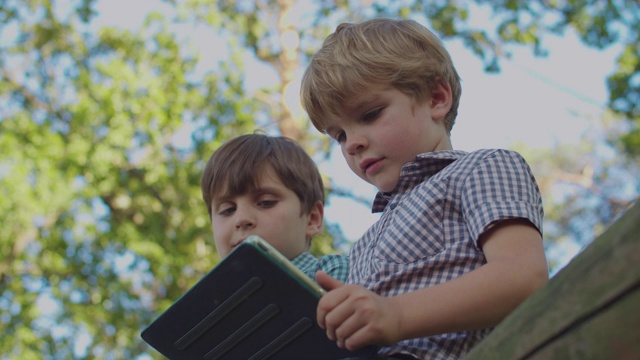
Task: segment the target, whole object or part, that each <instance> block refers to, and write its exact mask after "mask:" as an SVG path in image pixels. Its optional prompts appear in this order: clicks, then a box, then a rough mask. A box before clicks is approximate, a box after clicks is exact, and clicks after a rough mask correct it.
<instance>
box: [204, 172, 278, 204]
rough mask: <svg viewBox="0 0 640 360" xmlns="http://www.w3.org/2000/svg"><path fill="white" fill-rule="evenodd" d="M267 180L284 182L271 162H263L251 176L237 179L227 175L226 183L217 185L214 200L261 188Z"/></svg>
mask: <svg viewBox="0 0 640 360" xmlns="http://www.w3.org/2000/svg"><path fill="white" fill-rule="evenodd" d="M265 182H276V183H279V184H282V180H281V179H280V177H279V176H278V175H277V174H276V172H275V170H274V168H273V166H272V165H271V164H267V163H265V164H263V165H262V166H260V167H258V168H255V169H254V172H253V176H252V177H251V178H243V179H237V178H233V177H227V178H226V179H225V181H224V183H222V184H219V185H218V186H217V191H216V192H215V194H214V196H213V199H214V201H220V200H224V199H227V198H230V197H234V196H239V195H244V194H247V193H250V192H254V191H257V190H259V189H260V188H261V187H262V185H263V184H264V183H265Z"/></svg>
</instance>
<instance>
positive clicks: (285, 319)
mask: <svg viewBox="0 0 640 360" xmlns="http://www.w3.org/2000/svg"><path fill="white" fill-rule="evenodd" d="M323 293H324V290H323V289H322V288H321V287H320V286H319V285H318V284H316V283H315V282H314V281H313V280H311V279H310V278H309V277H308V276H306V275H305V274H304V273H303V272H302V271H300V270H299V269H297V268H296V267H295V266H293V265H292V264H291V262H290V261H289V260H288V259H286V258H285V257H284V256H283V255H282V254H280V253H279V252H278V251H277V250H276V249H275V248H273V247H272V246H271V245H270V244H269V243H267V242H266V241H264V240H262V239H260V238H259V237H257V236H252V237H249V238H247V240H245V241H244V242H243V243H242V244H240V245H239V246H237V247H236V248H235V249H234V250H233V251H232V252H231V253H229V255H227V256H226V257H225V258H224V259H223V260H222V261H221V262H220V263H219V264H218V265H216V266H215V267H214V268H213V269H212V270H211V271H210V272H209V273H208V274H206V275H205V276H204V277H203V278H202V279H200V281H198V283H196V285H194V286H193V287H192V288H191V289H189V290H188V291H187V292H186V293H185V294H184V295H182V296H181V297H180V298H179V299H178V300H177V301H176V302H175V303H173V304H172V305H171V306H170V307H169V308H168V309H167V310H166V311H165V312H163V313H162V314H161V315H160V316H159V317H158V318H156V319H155V320H154V321H153V322H152V323H151V324H150V325H149V326H147V327H146V328H145V329H144V330H143V331H142V334H141V336H142V339H143V340H144V341H146V342H147V343H148V344H149V345H151V346H152V347H153V348H155V349H156V350H157V351H159V352H160V353H161V354H163V355H164V356H165V357H167V358H168V359H171V360H173V359H207V360H217V359H224V360H230V359H233V360H237V359H251V360H258V359H323V360H331V359H344V360H346V359H350V360H351V359H367V358H369V357H371V356H373V355H374V354H375V352H376V349H375V348H374V347H367V348H363V349H360V350H358V351H355V352H351V351H348V350H346V349H340V348H339V347H337V345H336V344H335V342H333V341H331V340H329V339H328V338H327V337H326V334H325V331H324V330H322V329H321V328H320V327H319V326H318V325H317V322H316V317H315V314H316V307H317V304H318V301H319V299H320V297H321V296H322V294H323Z"/></svg>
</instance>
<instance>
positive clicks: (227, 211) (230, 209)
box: [218, 205, 236, 216]
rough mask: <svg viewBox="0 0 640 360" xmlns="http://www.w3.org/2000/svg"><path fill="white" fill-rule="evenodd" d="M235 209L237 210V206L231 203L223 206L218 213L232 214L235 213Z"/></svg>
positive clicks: (222, 214) (223, 214)
mask: <svg viewBox="0 0 640 360" xmlns="http://www.w3.org/2000/svg"><path fill="white" fill-rule="evenodd" d="M234 211H236V207H235V206H231V205H226V206H221V207H220V208H219V210H218V215H221V216H230V215H232V214H233V212H234Z"/></svg>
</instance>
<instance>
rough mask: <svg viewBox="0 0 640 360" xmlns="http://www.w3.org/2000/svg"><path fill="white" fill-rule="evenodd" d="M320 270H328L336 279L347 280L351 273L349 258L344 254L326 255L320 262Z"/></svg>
mask: <svg viewBox="0 0 640 360" xmlns="http://www.w3.org/2000/svg"><path fill="white" fill-rule="evenodd" d="M318 270H322V271H324V272H326V273H327V274H329V275H331V277H333V278H334V279H337V280H340V281H342V282H345V281H346V280H347V276H348V275H349V260H348V258H347V257H346V256H344V255H336V254H333V255H325V256H323V257H321V258H320V261H319V262H318Z"/></svg>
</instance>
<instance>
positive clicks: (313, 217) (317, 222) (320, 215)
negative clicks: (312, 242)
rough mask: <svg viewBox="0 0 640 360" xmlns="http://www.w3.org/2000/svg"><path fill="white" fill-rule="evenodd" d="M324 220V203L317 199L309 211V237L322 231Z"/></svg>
mask: <svg viewBox="0 0 640 360" xmlns="http://www.w3.org/2000/svg"><path fill="white" fill-rule="evenodd" d="M323 221H324V205H323V204H322V202H321V201H316V203H315V204H313V207H312V208H311V211H310V212H309V222H308V223H307V237H308V238H309V237H312V236H314V235H318V234H319V233H320V231H322V222H323Z"/></svg>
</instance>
